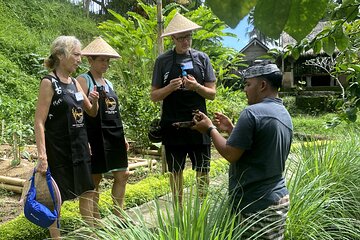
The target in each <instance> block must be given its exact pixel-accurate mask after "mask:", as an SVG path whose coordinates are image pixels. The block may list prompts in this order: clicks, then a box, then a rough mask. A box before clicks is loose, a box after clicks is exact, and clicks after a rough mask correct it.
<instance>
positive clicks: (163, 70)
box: [151, 49, 216, 87]
mask: <svg viewBox="0 0 360 240" xmlns="http://www.w3.org/2000/svg"><path fill="white" fill-rule="evenodd" d="M191 54H192V56H193V58H194V64H196V65H198V66H199V67H200V69H201V70H202V75H203V78H202V79H196V80H197V81H198V82H199V83H200V84H204V82H215V81H216V77H215V73H214V69H213V67H212V65H211V63H210V59H209V57H208V55H207V54H206V53H203V52H200V51H197V50H194V49H191ZM190 60H191V57H190V55H189V54H177V55H176V62H177V63H178V64H181V63H184V62H189V61H190ZM172 65H173V50H169V51H167V52H166V53H164V54H162V55H160V56H159V57H158V58H157V59H156V61H155V66H154V71H153V78H152V83H151V85H152V86H154V87H163V86H164V85H165V81H167V80H168V81H170V80H171V79H167V77H168V75H169V73H170V70H171V67H172Z"/></svg>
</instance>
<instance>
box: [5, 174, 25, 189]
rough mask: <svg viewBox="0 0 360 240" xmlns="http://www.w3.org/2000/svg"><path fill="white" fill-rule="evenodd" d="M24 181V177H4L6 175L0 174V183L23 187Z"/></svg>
mask: <svg viewBox="0 0 360 240" xmlns="http://www.w3.org/2000/svg"><path fill="white" fill-rule="evenodd" d="M25 182H26V180H25V179H21V178H13V177H6V176H0V183H4V184H9V185H15V186H20V187H23V186H24V183H25Z"/></svg>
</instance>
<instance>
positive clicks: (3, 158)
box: [0, 145, 161, 224]
mask: <svg viewBox="0 0 360 240" xmlns="http://www.w3.org/2000/svg"><path fill="white" fill-rule="evenodd" d="M12 152H13V150H12V147H11V146H9V145H0V176H6V177H14V178H21V179H29V178H30V177H31V174H32V171H33V169H34V167H35V165H36V159H37V156H36V154H37V152H36V146H35V145H32V146H26V147H25V148H24V149H22V151H21V159H20V162H19V164H18V165H15V164H12V161H13V154H12ZM154 158H155V157H154ZM131 162H132V161H130V160H129V163H131ZM153 171H161V166H160V165H159V166H157V167H155V168H154V169H153ZM147 174H148V171H147V170H146V169H145V170H144V169H139V171H132V174H131V175H130V178H129V180H128V182H129V183H135V182H137V181H139V180H141V179H143V178H145V177H146V176H147ZM109 177H111V176H109ZM0 184H1V183H0ZM110 185H111V180H110V179H104V181H102V183H101V184H100V187H101V188H108V187H109V186H110ZM20 198H21V194H20V193H14V192H11V191H7V190H4V189H2V188H1V187H0V224H2V223H4V222H6V221H9V220H11V219H13V218H15V217H16V216H18V215H19V214H20V213H21V212H22V210H23V208H22V205H21V204H20Z"/></svg>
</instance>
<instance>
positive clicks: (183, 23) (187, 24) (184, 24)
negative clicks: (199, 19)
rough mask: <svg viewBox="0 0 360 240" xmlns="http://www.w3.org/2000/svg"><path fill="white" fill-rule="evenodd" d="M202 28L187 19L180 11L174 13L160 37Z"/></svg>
mask: <svg viewBox="0 0 360 240" xmlns="http://www.w3.org/2000/svg"><path fill="white" fill-rule="evenodd" d="M199 28H202V27H201V26H199V25H197V24H196V23H194V22H192V21H191V20H189V19H187V18H186V17H184V16H183V15H181V14H180V13H176V14H175V16H174V17H173V19H171V21H170V22H169V24H168V26H167V27H166V28H165V30H164V33H163V34H162V35H161V37H166V36H171V35H174V34H178V33H183V32H190V31H194V30H197V29H199Z"/></svg>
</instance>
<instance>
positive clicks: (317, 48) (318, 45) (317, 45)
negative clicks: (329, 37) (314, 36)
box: [313, 40, 322, 54]
mask: <svg viewBox="0 0 360 240" xmlns="http://www.w3.org/2000/svg"><path fill="white" fill-rule="evenodd" d="M321 47H322V45H321V40H316V41H315V42H314V46H313V50H314V53H315V54H319V53H320V52H321Z"/></svg>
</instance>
